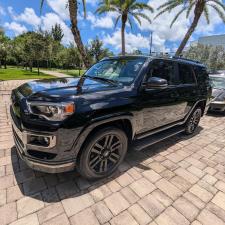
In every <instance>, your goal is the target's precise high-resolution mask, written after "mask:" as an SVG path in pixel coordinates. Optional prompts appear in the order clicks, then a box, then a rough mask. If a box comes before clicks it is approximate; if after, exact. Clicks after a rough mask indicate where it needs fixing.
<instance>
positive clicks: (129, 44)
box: [103, 29, 149, 52]
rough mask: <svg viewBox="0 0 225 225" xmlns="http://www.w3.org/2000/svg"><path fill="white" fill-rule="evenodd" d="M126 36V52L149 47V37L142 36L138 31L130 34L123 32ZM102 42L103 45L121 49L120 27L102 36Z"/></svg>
mask: <svg viewBox="0 0 225 225" xmlns="http://www.w3.org/2000/svg"><path fill="white" fill-rule="evenodd" d="M125 36H126V52H132V51H134V50H136V49H140V48H148V47H149V39H148V38H146V37H144V36H142V35H141V34H140V33H138V34H136V35H135V34H132V33H127V32H126V33H125ZM103 42H104V44H105V45H111V46H113V47H114V48H115V49H116V50H119V51H120V50H121V32H120V29H117V30H116V31H115V32H114V33H113V34H112V35H110V34H107V35H105V36H104V38H103Z"/></svg>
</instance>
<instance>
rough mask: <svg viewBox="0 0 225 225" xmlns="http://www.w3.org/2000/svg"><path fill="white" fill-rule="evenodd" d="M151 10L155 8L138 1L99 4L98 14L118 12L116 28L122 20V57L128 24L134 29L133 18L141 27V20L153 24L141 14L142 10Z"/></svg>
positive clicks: (112, 0) (110, 0)
mask: <svg viewBox="0 0 225 225" xmlns="http://www.w3.org/2000/svg"><path fill="white" fill-rule="evenodd" d="M144 9H145V10H149V11H150V12H153V8H152V7H151V6H149V5H148V4H146V3H141V2H138V1H136V0H102V1H101V2H100V3H99V7H98V9H97V10H96V12H97V13H98V14H102V13H107V12H117V13H118V17H117V18H116V22H115V27H116V26H117V24H118V22H119V20H121V23H122V26H121V41H122V55H125V28H126V23H127V22H128V23H129V24H130V27H131V29H132V21H131V17H133V18H134V19H135V20H136V21H137V22H138V23H139V24H140V25H141V19H140V18H144V19H146V20H148V21H149V22H150V23H151V20H150V18H149V17H148V16H147V15H146V14H144V13H143V12H141V11H140V10H144Z"/></svg>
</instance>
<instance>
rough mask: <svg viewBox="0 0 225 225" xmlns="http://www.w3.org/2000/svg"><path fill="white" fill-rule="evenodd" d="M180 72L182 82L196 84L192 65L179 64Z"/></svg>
mask: <svg viewBox="0 0 225 225" xmlns="http://www.w3.org/2000/svg"><path fill="white" fill-rule="evenodd" d="M178 69H179V74H180V83H182V84H195V83H196V81H195V77H194V73H193V70H192V67H191V66H190V65H186V64H181V63H179V64H178Z"/></svg>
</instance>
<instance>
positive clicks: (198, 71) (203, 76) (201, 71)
mask: <svg viewBox="0 0 225 225" xmlns="http://www.w3.org/2000/svg"><path fill="white" fill-rule="evenodd" d="M194 71H195V75H196V78H197V80H198V83H205V84H207V85H208V84H209V83H210V81H209V75H208V72H207V69H206V68H205V67H200V66H195V67H194Z"/></svg>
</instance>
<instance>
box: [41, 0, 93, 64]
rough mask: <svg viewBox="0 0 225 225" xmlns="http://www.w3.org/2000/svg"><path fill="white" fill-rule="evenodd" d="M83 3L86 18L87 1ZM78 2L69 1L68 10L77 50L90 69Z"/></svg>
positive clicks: (84, 0) (76, 0) (75, 0)
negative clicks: (82, 34)
mask: <svg viewBox="0 0 225 225" xmlns="http://www.w3.org/2000/svg"><path fill="white" fill-rule="evenodd" d="M44 1H45V0H41V8H43V4H44ZM82 3H83V10H84V16H85V17H86V0H82ZM78 4H79V1H78V0H68V8H69V14H70V21H71V31H72V33H73V36H74V41H75V43H76V45H77V48H78V50H79V52H80V55H81V57H82V60H83V62H84V65H85V66H86V67H87V68H88V67H89V66H90V61H89V58H88V54H87V52H86V48H85V46H84V44H83V42H82V39H81V35H80V30H79V28H78V19H77V17H78V6H79V5H78Z"/></svg>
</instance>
